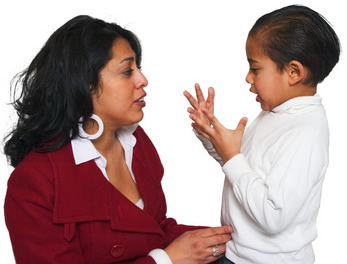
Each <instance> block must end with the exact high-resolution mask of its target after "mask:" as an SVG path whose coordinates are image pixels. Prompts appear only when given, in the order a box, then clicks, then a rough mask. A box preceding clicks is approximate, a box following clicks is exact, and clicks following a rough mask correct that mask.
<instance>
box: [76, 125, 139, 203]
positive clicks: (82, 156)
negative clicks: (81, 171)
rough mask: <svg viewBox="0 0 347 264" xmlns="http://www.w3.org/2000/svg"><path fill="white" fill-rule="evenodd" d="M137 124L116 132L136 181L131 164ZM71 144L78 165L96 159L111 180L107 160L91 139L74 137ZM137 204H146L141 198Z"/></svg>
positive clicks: (104, 173)
mask: <svg viewBox="0 0 347 264" xmlns="http://www.w3.org/2000/svg"><path fill="white" fill-rule="evenodd" d="M137 126H138V124H134V125H131V126H127V127H121V128H120V129H118V130H117V132H116V135H117V137H118V139H119V141H120V143H121V145H122V147H123V149H124V155H125V162H126V164H127V167H128V170H129V172H130V174H131V177H132V178H133V180H134V182H135V183H136V180H135V176H134V173H133V170H132V167H131V164H132V159H133V149H134V146H135V144H136V138H135V136H134V135H133V133H134V132H135V130H136V128H137ZM71 146H72V153H73V156H74V159H75V164H76V165H79V164H82V163H85V162H88V161H91V160H94V161H95V163H96V165H97V166H98V167H99V169H100V170H101V171H102V173H103V175H104V176H105V178H106V179H107V180H109V179H108V176H107V173H106V165H107V160H106V159H105V157H103V156H102V155H101V154H100V152H99V151H98V150H97V149H96V148H95V147H94V145H93V143H92V142H91V141H90V140H89V139H87V138H81V137H77V138H74V139H72V140H71ZM136 205H137V206H138V207H140V208H141V209H143V207H144V204H143V201H142V199H140V200H139V201H138V202H137V203H136Z"/></svg>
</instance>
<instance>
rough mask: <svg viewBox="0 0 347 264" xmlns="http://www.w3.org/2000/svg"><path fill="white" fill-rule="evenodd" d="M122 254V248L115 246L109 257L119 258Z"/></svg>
mask: <svg viewBox="0 0 347 264" xmlns="http://www.w3.org/2000/svg"><path fill="white" fill-rule="evenodd" d="M123 254H124V247H123V246H121V245H115V246H113V247H112V249H111V255H112V256H113V257H115V258H119V257H121V256H123Z"/></svg>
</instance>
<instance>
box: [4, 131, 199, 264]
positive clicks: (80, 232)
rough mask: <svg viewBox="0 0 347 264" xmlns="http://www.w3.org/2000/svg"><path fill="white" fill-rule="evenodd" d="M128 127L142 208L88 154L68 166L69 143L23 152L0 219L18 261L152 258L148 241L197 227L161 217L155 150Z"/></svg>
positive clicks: (158, 243)
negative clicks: (133, 142)
mask: <svg viewBox="0 0 347 264" xmlns="http://www.w3.org/2000/svg"><path fill="white" fill-rule="evenodd" d="M134 135H135V137H136V138H137V143H136V145H135V148H134V155H133V172H134V175H135V178H136V182H137V185H138V188H139V191H140V193H141V197H142V199H143V201H144V210H141V209H140V208H138V207H137V206H136V205H134V204H133V203H131V202H130V201H129V200H128V199H127V198H126V197H124V196H123V195H122V194H121V193H120V192H118V191H117V189H116V188H114V186H113V185H112V184H111V183H110V182H108V181H107V179H106V178H105V177H104V175H103V174H102V172H101V171H100V169H99V168H98V167H97V165H96V164H95V162H94V161H90V162H86V163H83V164H81V165H78V166H76V165H75V163H74V158H73V154H72V149H71V144H68V145H66V146H64V147H62V148H61V149H59V150H57V151H54V152H49V153H36V152H31V153H29V154H28V155H27V156H26V157H25V159H24V160H23V161H22V162H21V163H20V164H19V165H18V166H17V167H16V169H15V170H14V171H13V173H12V174H11V176H10V179H9V181H8V190H7V194H6V199H5V220H6V225H7V228H8V230H9V233H10V238H11V242H12V246H13V251H14V255H15V259H16V262H17V263H18V264H21V263H26V264H29V263H35V264H38V263H39V264H43V263H50V264H52V263H64V264H69V263H72V264H79V263H92V264H103V263H151V264H152V263H154V260H153V259H152V258H151V257H149V256H147V254H148V253H149V252H150V251H151V250H152V249H154V248H162V249H163V248H165V247H166V246H167V245H168V244H169V243H170V242H171V241H173V240H174V239H175V238H176V237H177V236H179V235H180V234H182V233H183V232H185V231H187V230H191V229H196V228H198V227H192V226H183V225H177V223H176V221H175V220H174V219H172V218H166V202H165V196H164V193H163V190H162V187H161V179H162V177H163V173H164V170H163V167H162V164H161V162H160V159H159V156H158V154H157V151H156V149H155V147H154V146H153V144H152V142H151V141H150V139H149V138H148V136H147V135H146V134H145V132H144V131H143V129H142V128H141V127H138V128H137V130H136V131H135V133H134Z"/></svg>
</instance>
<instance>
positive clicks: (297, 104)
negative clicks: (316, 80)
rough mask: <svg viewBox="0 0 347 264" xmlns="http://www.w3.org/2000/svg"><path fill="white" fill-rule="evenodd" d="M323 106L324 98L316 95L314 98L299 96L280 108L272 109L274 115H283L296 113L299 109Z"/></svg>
mask: <svg viewBox="0 0 347 264" xmlns="http://www.w3.org/2000/svg"><path fill="white" fill-rule="evenodd" d="M321 104H322V98H321V97H320V96H319V95H318V94H315V95H313V96H299V97H294V98H292V99H289V100H288V101H286V102H284V103H282V104H280V105H279V106H276V107H275V108H274V109H272V111H271V112H272V113H275V114H281V113H284V112H288V113H291V112H295V111H296V110H298V109H302V108H305V107H307V106H309V105H321Z"/></svg>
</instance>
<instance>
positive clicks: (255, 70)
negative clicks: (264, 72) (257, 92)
mask: <svg viewBox="0 0 347 264" xmlns="http://www.w3.org/2000/svg"><path fill="white" fill-rule="evenodd" d="M249 70H250V71H251V72H254V73H256V72H257V70H258V69H257V68H252V67H251V68H249Z"/></svg>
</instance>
